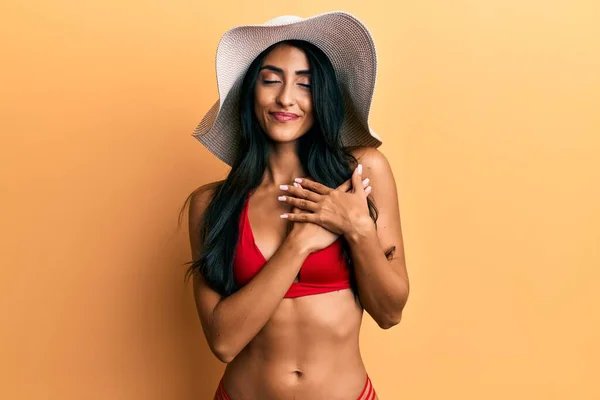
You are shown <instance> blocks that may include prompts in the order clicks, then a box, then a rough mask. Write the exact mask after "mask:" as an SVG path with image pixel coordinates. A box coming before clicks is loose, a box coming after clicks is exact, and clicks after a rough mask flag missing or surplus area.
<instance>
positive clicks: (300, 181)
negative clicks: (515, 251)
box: [294, 178, 302, 183]
mask: <svg viewBox="0 0 600 400" xmlns="http://www.w3.org/2000/svg"><path fill="white" fill-rule="evenodd" d="M294 182H298V183H302V178H296V179H294Z"/></svg>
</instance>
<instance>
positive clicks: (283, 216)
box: [280, 214, 288, 218]
mask: <svg viewBox="0 0 600 400" xmlns="http://www.w3.org/2000/svg"><path fill="white" fill-rule="evenodd" d="M280 217H281V218H287V217H288V215H287V214H281V215H280Z"/></svg>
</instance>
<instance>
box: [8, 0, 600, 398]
mask: <svg viewBox="0 0 600 400" xmlns="http://www.w3.org/2000/svg"><path fill="white" fill-rule="evenodd" d="M292 3H293V5H292ZM292 3H289V4H288V3H277V2H266V1H262V0H257V1H253V2H245V1H241V0H237V1H229V2H204V1H185V0H184V1H166V0H155V1H136V0H134V1H128V2H121V1H116V0H104V1H92V2H81V1H74V0H56V1H52V2H51V1H45V2H41V1H36V0H34V1H31V2H16V1H14V0H13V1H11V0H9V2H8V3H6V2H5V3H3V4H2V6H0V19H1V23H0V37H1V39H0V43H1V47H0V57H1V59H2V61H1V62H0V72H1V73H0V110H1V111H0V112H1V115H0V117H1V118H0V132H1V134H2V142H1V143H2V146H1V147H0V148H1V150H0V155H1V157H0V174H1V175H0V178H1V197H0V199H1V202H2V207H1V208H0V213H1V214H0V216H1V218H0V220H1V222H2V238H1V239H2V251H1V252H0V257H1V258H0V266H1V268H2V270H1V273H2V279H1V280H0V296H1V297H0V305H1V306H2V310H1V315H2V328H1V330H0V343H1V345H0V360H2V370H1V371H0V372H1V374H0V377H1V378H0V379H1V382H0V398H2V399H32V400H33V399H36V400H37V399H57V400H58V399H60V400H71V399H72V400H75V399H86V400H87V399H111V400H113V399H128V400H131V399H140V400H142V399H143V400H151V399H152V400H154V399H156V400H161V399H169V400H170V399H189V400H192V399H194V400H195V399H209V398H210V397H211V395H212V393H213V391H214V388H215V386H216V384H217V382H218V379H219V378H220V376H221V373H222V371H223V364H221V363H219V362H218V361H217V359H216V358H215V357H213V356H212V355H211V353H210V351H209V349H208V347H207V345H206V342H205V339H204V337H203V335H202V331H201V327H200V323H199V320H198V318H197V315H196V310H195V307H194V305H193V299H192V295H191V288H190V286H189V285H185V284H184V282H183V272H184V266H183V263H184V262H186V261H188V260H189V259H190V252H189V248H188V242H187V227H186V226H185V225H184V226H183V227H182V228H181V229H178V228H177V216H178V210H179V207H180V206H181V205H182V202H183V200H184V199H185V197H186V196H187V195H188V193H190V192H191V191H192V190H193V189H194V188H196V187H198V186H200V185H202V184H204V183H207V182H209V181H214V180H217V179H221V178H223V177H224V176H225V175H226V173H227V171H228V170H227V168H226V166H225V165H224V164H223V163H221V162H219V161H218V160H217V159H216V158H215V157H214V156H212V155H211V154H210V153H209V152H208V151H207V150H206V149H204V147H203V146H202V145H201V144H200V143H198V142H197V141H196V140H195V139H193V138H192V137H191V136H190V134H191V132H192V130H193V128H194V127H195V125H196V124H197V122H198V121H199V120H200V118H201V117H202V115H203V113H204V112H205V111H206V110H207V109H208V108H209V106H210V105H212V104H213V102H214V101H215V100H216V99H217V89H216V79H215V75H214V70H215V66H214V56H215V51H216V46H217V43H218V40H219V38H220V36H221V35H222V34H223V33H224V32H225V31H226V30H227V29H228V28H230V27H232V26H235V25H240V24H248V23H262V22H265V21H266V20H268V19H270V18H272V17H275V16H277V15H282V14H295V15H300V16H303V17H306V16H310V15H314V14H318V13H321V12H325V11H330V10H335V9H343V10H346V11H349V12H351V13H353V14H355V15H357V16H358V17H359V18H360V19H361V20H363V21H364V22H365V23H366V24H367V26H368V27H370V29H371V31H372V33H373V36H374V39H375V43H376V45H377V47H378V53H379V61H380V64H379V76H378V80H377V87H376V93H375V100H374V104H373V112H372V115H371V123H372V125H373V128H374V129H375V130H376V131H377V132H378V133H379V134H380V135H381V136H382V138H383V139H384V145H383V146H382V147H381V150H382V152H383V153H384V154H385V155H386V156H387V157H388V159H389V160H390V163H391V165H392V167H393V170H394V173H395V177H396V180H397V183H398V194H399V198H400V207H401V215H402V225H403V232H404V236H405V248H406V249H405V250H406V259H407V268H408V271H409V275H410V278H411V289H412V291H411V297H410V299H409V301H408V304H407V307H406V309H405V313H404V319H403V320H402V322H401V324H400V325H399V326H396V327H394V328H393V329H391V330H388V331H383V330H380V329H379V328H378V327H377V326H376V324H375V323H374V322H373V321H372V320H371V318H370V317H368V316H365V323H364V326H363V329H362V332H361V346H362V351H363V354H364V360H365V363H366V365H367V368H368V371H369V374H370V375H371V377H372V379H373V382H374V384H375V386H376V388H377V390H378V392H379V394H380V398H381V399H382V400H402V399H407V400H421V399H432V400H433V399H460V400H466V399H472V400H481V399H486V400H492V399H498V400H500V399H502V400H504V399H523V400H530V399H540V400H551V399H564V400H572V399H577V400H594V399H600V387H599V386H598V384H597V382H595V380H596V379H597V378H598V373H599V372H598V371H599V370H600V346H599V343H598V341H599V339H598V338H599V337H600V328H599V325H600V313H599V312H598V306H599V305H600V297H599V295H598V292H597V287H598V282H599V279H600V273H599V272H598V269H599V268H600V253H599V251H598V248H599V244H600V233H599V230H600V158H599V157H600V72H599V71H600V28H599V26H600V25H598V21H599V20H600V4H599V3H598V2H597V1H595V0H590V1H570V2H569V1H541V0H530V1H517V0H508V1H507V0H488V1H465V0H458V1H441V0H424V1H419V2H414V1H413V2H408V1H407V2H387V1H386V2H384V1H382V0H377V1H367V2H365V1H347V0H344V1H341V0H336V1H317V0H306V1H303V2H292Z"/></svg>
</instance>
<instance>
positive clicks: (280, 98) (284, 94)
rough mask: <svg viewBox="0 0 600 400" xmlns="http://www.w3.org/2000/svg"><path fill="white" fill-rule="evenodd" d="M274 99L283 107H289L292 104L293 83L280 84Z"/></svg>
mask: <svg viewBox="0 0 600 400" xmlns="http://www.w3.org/2000/svg"><path fill="white" fill-rule="evenodd" d="M276 101H277V103H278V104H280V105H281V106H283V107H289V106H291V105H293V104H294V101H295V100H294V85H293V83H289V82H288V83H285V84H284V85H281V90H279V93H277V98H276Z"/></svg>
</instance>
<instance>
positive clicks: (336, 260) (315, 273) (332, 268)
mask: <svg viewBox="0 0 600 400" xmlns="http://www.w3.org/2000/svg"><path fill="white" fill-rule="evenodd" d="M249 200H250V196H248V197H247V198H246V201H245V202H244V207H243V209H242V214H241V216H240V238H239V242H238V247H237V249H236V252H235V256H234V260H233V276H234V279H235V281H236V283H237V284H238V285H239V286H243V285H245V284H246V283H248V282H249V281H250V280H251V279H252V278H253V277H254V276H255V275H256V274H257V273H258V272H259V271H260V269H261V268H262V267H263V266H264V265H265V264H266V263H267V260H266V259H265V257H264V256H263V254H262V253H261V251H260V249H259V248H258V246H257V245H256V242H255V241H254V234H253V233H252V227H251V226H250V220H249V218H248V204H249ZM341 246H342V242H341V240H340V239H338V240H336V241H335V242H333V243H332V244H331V245H329V246H328V247H326V248H324V249H321V250H319V251H316V252H314V253H311V254H309V255H308V257H306V259H305V260H304V263H303V264H302V267H301V269H300V276H299V281H298V282H293V283H292V285H291V287H290V288H289V290H288V291H287V293H286V294H285V296H284V297H288V298H290V297H300V296H308V295H311V294H319V293H327V292H333V291H336V290H342V289H347V288H349V287H350V280H349V277H350V273H349V271H348V267H347V266H346V261H345V260H344V257H343V255H342V252H341Z"/></svg>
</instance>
